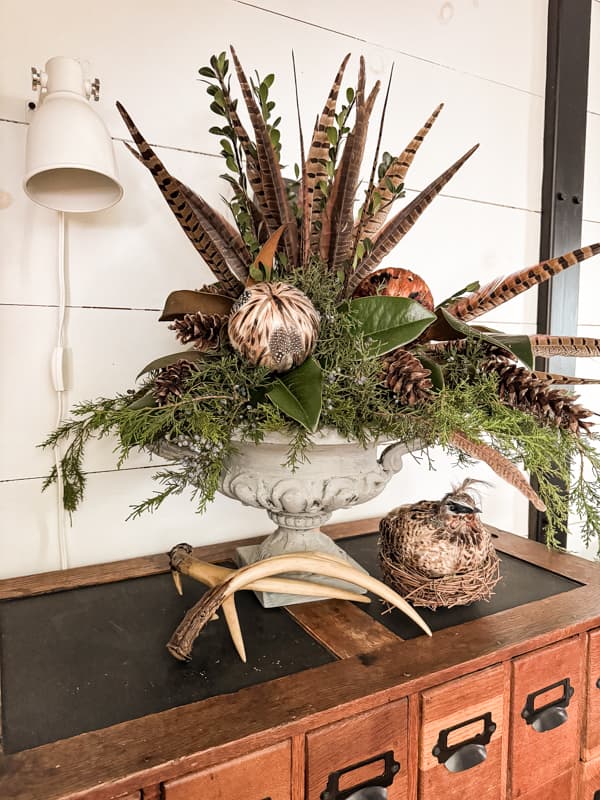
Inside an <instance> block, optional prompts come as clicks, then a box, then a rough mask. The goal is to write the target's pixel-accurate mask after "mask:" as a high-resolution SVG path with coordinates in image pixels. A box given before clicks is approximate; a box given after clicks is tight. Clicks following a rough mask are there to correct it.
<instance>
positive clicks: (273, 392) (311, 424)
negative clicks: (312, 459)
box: [267, 357, 323, 431]
mask: <svg viewBox="0 0 600 800" xmlns="http://www.w3.org/2000/svg"><path fill="white" fill-rule="evenodd" d="M322 385H323V373H322V371H321V367H320V366H319V364H318V362H317V361H315V359H314V358H311V357H309V358H307V359H306V361H305V362H304V364H302V365H301V366H299V367H296V369H292V370H290V372H286V373H285V374H284V375H280V376H279V377H278V378H277V379H276V380H275V382H274V383H273V385H272V386H271V388H270V389H269V391H268V392H267V397H268V398H269V400H270V401H271V402H272V403H273V405H274V406H275V407H276V408H278V409H279V410H280V411H283V413H284V414H285V415H286V416H288V417H291V418H292V419H294V420H296V422H299V423H300V425H302V426H303V427H304V428H306V429H307V430H309V431H314V430H316V428H317V425H318V423H319V417H320V416H321V403H322V399H323V398H322Z"/></svg>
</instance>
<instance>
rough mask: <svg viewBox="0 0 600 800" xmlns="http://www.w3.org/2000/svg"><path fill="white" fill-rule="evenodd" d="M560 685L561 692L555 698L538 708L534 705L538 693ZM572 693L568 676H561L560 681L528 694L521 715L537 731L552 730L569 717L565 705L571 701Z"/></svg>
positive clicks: (540, 693)
mask: <svg viewBox="0 0 600 800" xmlns="http://www.w3.org/2000/svg"><path fill="white" fill-rule="evenodd" d="M561 686H562V690H563V693H562V695H561V696H560V697H559V698H558V699H557V700H552V701H551V702H549V703H546V704H545V705H542V706H538V708H536V707H535V701H536V700H537V698H538V697H539V696H540V695H542V694H546V692H549V691H551V690H552V689H558V688H559V687H561ZM574 693H575V689H573V687H572V686H571V680H570V678H563V680H562V681H557V682H556V683H553V684H551V685H550V686H545V687H544V688H543V689H538V690H537V692H531V694H528V695H527V700H526V701H525V708H524V709H523V711H521V716H522V717H523V719H524V720H525V722H526V723H527V724H528V725H531V727H532V728H533V730H534V731H537V732H538V733H546V731H552V730H554V728H558V727H560V726H561V725H564V724H565V722H566V721H567V720H568V719H569V712H568V711H567V706H568V705H569V703H570V702H571V698H572V697H573V695H574Z"/></svg>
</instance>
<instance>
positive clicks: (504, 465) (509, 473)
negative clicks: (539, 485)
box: [450, 431, 546, 511]
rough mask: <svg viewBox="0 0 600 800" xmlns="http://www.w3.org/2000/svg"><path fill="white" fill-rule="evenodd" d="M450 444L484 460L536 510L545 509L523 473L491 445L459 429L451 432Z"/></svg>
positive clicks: (479, 459)
mask: <svg viewBox="0 0 600 800" xmlns="http://www.w3.org/2000/svg"><path fill="white" fill-rule="evenodd" d="M450 444H453V445H454V446H455V447H457V448H458V449H459V450H462V452H463V453H466V454H467V455H469V456H471V457H472V458H476V459H477V460H478V461H483V462H485V463H486V464H487V465H488V467H490V468H491V469H492V470H493V471H494V472H495V473H496V475H498V476H499V477H500V478H502V480H504V481H506V482H507V483H509V484H510V485H511V486H514V487H515V489H518V490H519V491H520V492H521V494H522V495H524V496H525V497H526V498H527V499H528V500H529V502H530V503H532V505H533V506H534V507H535V508H537V510H538V511H545V510H546V506H545V505H544V503H543V501H542V499H541V497H540V496H539V495H538V494H537V492H535V491H534V489H533V488H532V487H531V486H530V484H529V482H528V481H527V478H526V477H525V476H524V475H523V473H522V472H521V471H520V470H519V469H517V467H515V465H514V464H513V463H512V461H509V460H508V459H507V458H505V456H503V455H502V454H501V453H499V452H498V451H497V450H495V449H494V448H493V447H492V446H491V445H489V444H485V443H484V442H476V441H474V440H473V439H469V437H468V436H465V434H464V433H461V432H460V431H455V432H454V433H453V434H452V436H451V437H450Z"/></svg>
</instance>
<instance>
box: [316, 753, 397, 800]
mask: <svg viewBox="0 0 600 800" xmlns="http://www.w3.org/2000/svg"><path fill="white" fill-rule="evenodd" d="M377 761H383V772H382V773H381V774H380V775H376V776H375V777H374V778H370V779H369V780H367V781H363V782H362V783H357V784H355V785H354V786H351V787H350V788H349V789H340V778H341V777H342V775H347V774H348V773H349V772H353V771H354V770H356V769H361V768H362V767H367V766H368V765H369V764H374V763H375V762H377ZM399 772H400V764H399V763H398V762H397V761H396V760H395V759H394V751H393V750H387V751H386V752H385V753H380V754H379V755H377V756H373V758H367V759H366V760H365V761H359V762H358V763H357V764H351V765H350V766H349V767H344V768H343V769H338V770H336V771H335V772H331V773H330V774H329V779H328V781H327V788H326V789H325V790H324V791H323V792H321V800H385V798H387V791H386V789H385V787H386V786H391V785H392V783H393V782H394V778H395V777H396V775H397V774H398V773H399ZM379 789H381V791H378V790H379Z"/></svg>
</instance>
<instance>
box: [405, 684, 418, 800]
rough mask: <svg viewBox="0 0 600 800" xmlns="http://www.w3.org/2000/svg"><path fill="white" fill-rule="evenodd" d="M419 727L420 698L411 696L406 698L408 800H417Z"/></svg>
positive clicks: (414, 695)
mask: <svg viewBox="0 0 600 800" xmlns="http://www.w3.org/2000/svg"><path fill="white" fill-rule="evenodd" d="M420 726H421V696H420V695H419V694H412V695H410V697H409V698H408V761H407V768H408V785H407V793H406V796H407V798H408V800H417V791H418V786H419V746H418V743H419V728H420Z"/></svg>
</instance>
